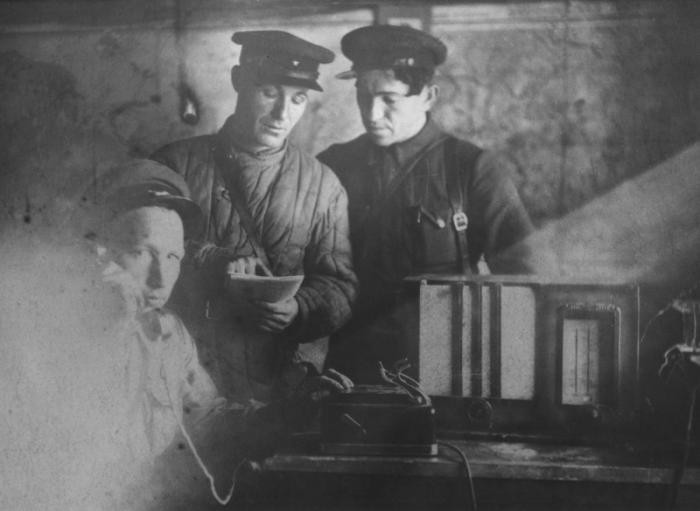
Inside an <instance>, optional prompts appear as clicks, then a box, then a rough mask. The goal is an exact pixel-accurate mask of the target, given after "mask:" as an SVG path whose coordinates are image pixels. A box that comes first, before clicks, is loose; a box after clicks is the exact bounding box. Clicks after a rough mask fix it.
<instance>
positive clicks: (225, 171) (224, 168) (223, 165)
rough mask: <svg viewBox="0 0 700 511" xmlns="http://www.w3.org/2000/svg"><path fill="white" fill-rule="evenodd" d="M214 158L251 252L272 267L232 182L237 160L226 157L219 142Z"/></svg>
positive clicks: (248, 213) (250, 217) (240, 196)
mask: <svg viewBox="0 0 700 511" xmlns="http://www.w3.org/2000/svg"><path fill="white" fill-rule="evenodd" d="M214 159H215V162H216V167H217V169H218V170H219V172H221V177H222V179H223V181H224V183H225V184H226V188H227V189H228V192H229V194H230V196H231V205H232V206H233V207H234V209H235V210H236V212H237V213H238V217H239V219H240V221H241V223H240V225H241V228H242V229H243V231H244V232H245V233H246V235H247V236H248V240H249V241H250V244H251V246H252V247H253V253H254V254H255V256H256V257H257V258H258V259H260V260H261V261H262V262H263V264H264V265H265V266H266V267H267V268H270V269H272V267H271V266H270V260H269V258H268V257H267V253H266V252H265V249H264V248H263V246H262V243H261V242H260V240H259V239H258V235H257V232H256V229H255V222H254V221H253V217H252V216H251V214H250V211H249V210H248V208H247V207H246V204H245V197H243V194H242V193H241V190H240V188H239V187H238V186H236V183H234V182H233V176H234V175H235V174H236V173H237V171H238V170H239V167H238V162H237V161H236V160H235V158H228V157H226V156H225V155H224V151H223V149H222V148H221V145H220V144H219V143H216V144H215V147H214Z"/></svg>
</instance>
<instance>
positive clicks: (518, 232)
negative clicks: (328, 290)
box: [318, 119, 533, 373]
mask: <svg viewBox="0 0 700 511" xmlns="http://www.w3.org/2000/svg"><path fill="white" fill-rule="evenodd" d="M318 158H319V159H320V160H321V161H322V162H323V163H326V164H327V165H328V166H329V167H331V169H333V171H334V172H335V173H336V174H337V175H338V177H339V178H340V181H341V182H342V184H343V186H344V187H345V188H346V190H347V193H348V198H349V214H350V229H351V241H352V246H353V252H354V257H355V259H354V261H355V269H356V272H357V274H358V277H359V280H360V296H359V297H358V300H357V304H356V308H355V311H354V316H353V320H352V324H351V325H348V330H361V331H362V332H364V333H363V334H362V335H364V336H367V335H369V336H372V335H376V331H375V332H370V331H368V330H367V329H366V328H365V327H366V326H367V325H368V324H370V323H371V322H373V321H374V320H375V319H377V318H384V319H386V317H387V315H389V314H391V313H392V311H393V309H394V308H395V306H396V296H397V293H398V292H399V290H400V289H401V286H402V284H401V283H402V280H403V279H404V278H405V277H406V276H408V275H416V274H422V273H471V272H473V271H475V269H476V265H477V262H478V261H479V259H480V258H481V257H482V256H483V257H484V259H485V260H486V262H487V263H488V265H489V268H490V271H491V272H492V273H528V272H530V265H529V262H528V257H527V254H523V253H522V252H518V253H516V254H515V255H514V256H513V255H512V254H510V255H509V257H501V255H502V254H503V252H504V250H505V249H507V248H508V247H510V246H512V245H513V244H515V243H516V242H518V241H519V240H521V239H523V238H524V237H526V236H527V235H528V234H530V233H531V232H532V230H533V228H532V224H531V222H530V219H529V216H528V214H527V212H526V211H525V208H524V207H523V204H522V202H521V200H520V197H519V195H518V192H517V190H516V188H515V186H514V184H513V182H512V181H511V179H510V177H509V175H508V171H507V169H506V168H505V167H503V166H500V165H499V164H498V161H497V159H496V158H495V157H494V155H493V154H492V153H488V152H484V151H482V150H480V149H479V148H478V147H476V146H474V145H472V144H470V143H468V142H465V141H462V140H458V139H456V138H454V137H451V136H449V135H447V134H445V133H444V132H442V131H441V130H440V129H439V128H438V126H437V125H436V124H435V123H434V122H433V121H432V120H430V119H428V122H427V123H426V125H425V127H424V128H423V129H422V131H420V132H419V133H418V134H417V135H416V136H415V137H413V138H412V139H410V140H408V141H405V142H402V143H399V144H394V145H392V146H390V147H388V148H380V147H377V146H375V145H374V144H372V143H371V141H370V139H369V137H368V136H367V135H366V134H363V135H361V136H360V137H358V138H356V139H354V140H352V141H350V142H347V143H345V144H337V145H333V146H331V147H329V148H328V149H327V150H325V151H324V152H322V153H321V154H319V156H318ZM455 202H459V203H461V204H459V207H461V209H462V212H463V213H464V214H466V220H467V224H468V227H467V229H466V231H464V232H462V233H460V232H458V231H457V230H456V228H455V225H454V223H453V217H454V216H455V214H456V213H458V212H457V211H455V209H459V208H455V204H454V203H455ZM460 236H462V237H463V239H462V241H460V238H459V237H460ZM465 248H466V250H465ZM464 252H466V253H464ZM381 329H382V330H386V331H389V330H392V329H393V326H391V325H384V326H383V327H382V328H381ZM346 332H347V330H346ZM341 337H342V336H341ZM363 342H364V341H363ZM367 342H369V343H370V344H371V343H372V341H367ZM377 342H380V341H377ZM387 342H388V341H387ZM357 349H360V350H361V349H362V348H359V347H358V348H357ZM345 369H346V370H348V371H349V372H351V373H352V372H353V371H352V370H350V369H348V368H345Z"/></svg>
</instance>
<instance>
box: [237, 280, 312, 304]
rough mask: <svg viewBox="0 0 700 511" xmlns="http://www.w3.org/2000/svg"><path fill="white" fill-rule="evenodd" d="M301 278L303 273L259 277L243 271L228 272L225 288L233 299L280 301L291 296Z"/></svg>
mask: <svg viewBox="0 0 700 511" xmlns="http://www.w3.org/2000/svg"><path fill="white" fill-rule="evenodd" d="M303 280H304V276H303V275H287V276H284V277H261V276H258V275H249V274H245V273H229V274H228V279H227V281H226V290H227V291H228V293H229V297H230V298H231V299H232V300H233V301H251V300H262V301H265V302H281V301H284V300H287V299H289V298H292V297H293V296H294V295H295V294H296V292H297V291H298V290H299V286H301V283H302V281H303Z"/></svg>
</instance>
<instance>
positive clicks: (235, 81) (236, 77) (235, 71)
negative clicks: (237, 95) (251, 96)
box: [231, 66, 241, 92]
mask: <svg viewBox="0 0 700 511" xmlns="http://www.w3.org/2000/svg"><path fill="white" fill-rule="evenodd" d="M240 83H241V67H240V66H233V67H232V68H231V85H233V90H235V91H236V92H238V87H239V85H240Z"/></svg>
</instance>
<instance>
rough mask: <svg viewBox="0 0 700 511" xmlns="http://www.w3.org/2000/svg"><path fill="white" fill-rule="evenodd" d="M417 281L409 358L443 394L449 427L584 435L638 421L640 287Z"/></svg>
mask: <svg viewBox="0 0 700 511" xmlns="http://www.w3.org/2000/svg"><path fill="white" fill-rule="evenodd" d="M414 283H416V284H417V285H418V286H419V289H420V292H419V299H418V302H419V303H418V312H417V314H418V326H417V331H416V332H413V333H411V334H409V336H408V337H409V339H408V342H409V350H410V351H411V353H410V358H411V360H412V361H417V375H416V376H417V377H418V379H419V380H420V382H421V386H422V387H423V389H424V390H425V392H426V393H427V394H429V395H431V396H437V397H435V398H434V399H433V403H434V405H435V407H436V409H437V411H438V419H439V421H440V422H439V424H440V425H441V427H442V428H443V429H445V428H446V429H459V430H461V429H472V430H483V431H492V432H493V431H502V432H508V431H518V432H520V433H523V432H532V433H538V434H543V433H546V434H554V435H557V436H561V435H568V434H571V435H577V436H579V437H580V435H581V433H582V432H592V433H595V432H596V431H599V432H600V431H606V430H607V431H609V430H610V428H613V429H615V428H621V427H625V426H627V425H631V424H632V423H633V422H634V420H635V418H636V413H637V410H638V409H639V393H638V373H639V368H638V338H639V308H640V292H639V288H638V286H637V285H629V284H610V283H600V282H582V281H564V280H562V281H552V280H549V281H543V280H541V279H538V278H536V277H530V276H510V277H508V276H488V277H465V276H445V275H441V276H424V277H420V278H418V279H415V281H414ZM455 397H460V398H464V399H460V400H455V399H453V398H455Z"/></svg>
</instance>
